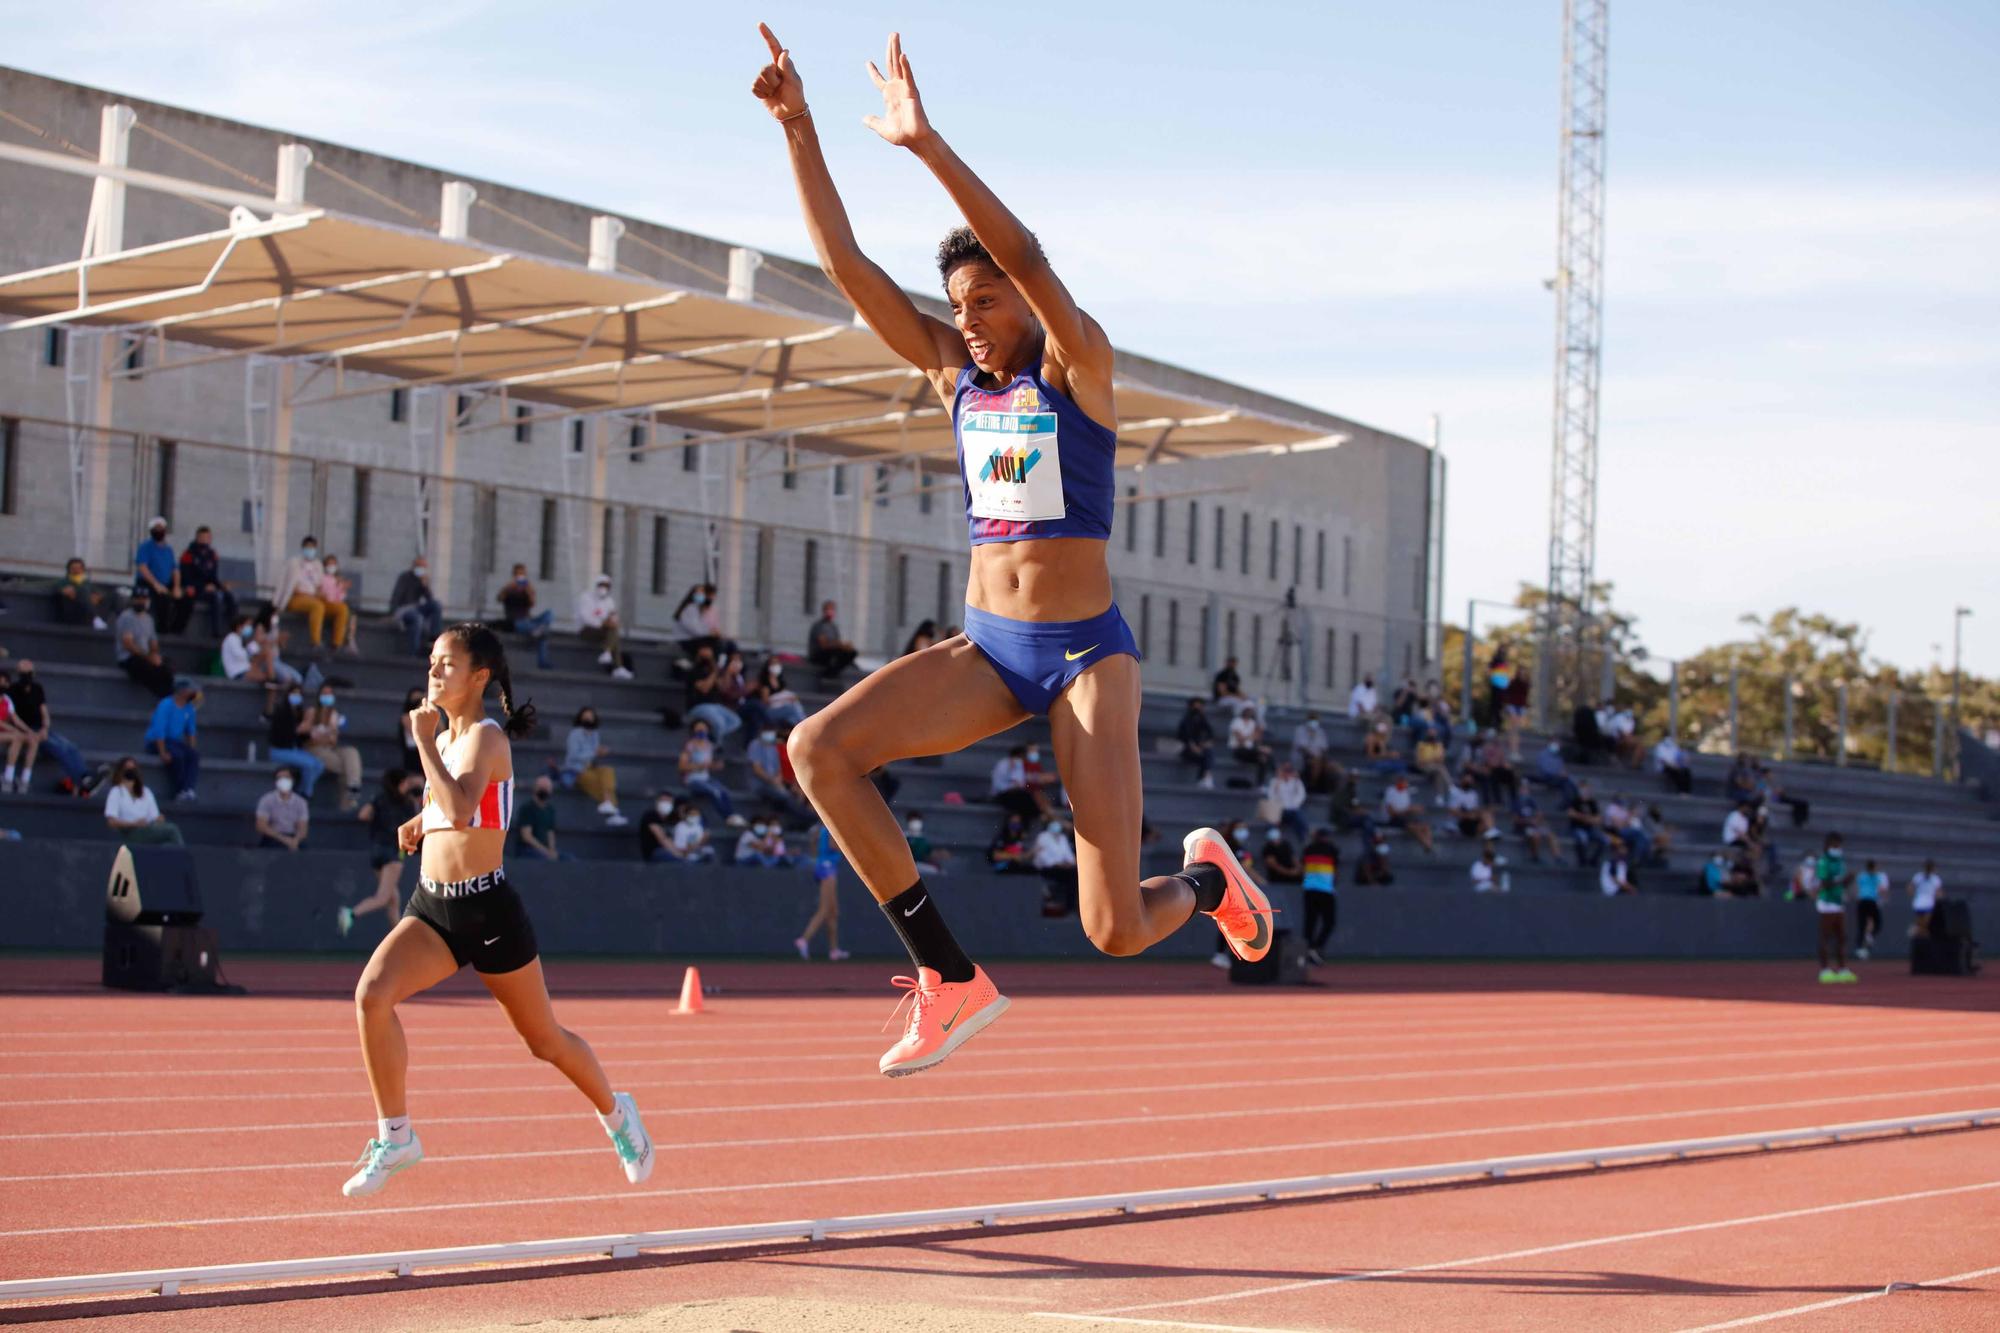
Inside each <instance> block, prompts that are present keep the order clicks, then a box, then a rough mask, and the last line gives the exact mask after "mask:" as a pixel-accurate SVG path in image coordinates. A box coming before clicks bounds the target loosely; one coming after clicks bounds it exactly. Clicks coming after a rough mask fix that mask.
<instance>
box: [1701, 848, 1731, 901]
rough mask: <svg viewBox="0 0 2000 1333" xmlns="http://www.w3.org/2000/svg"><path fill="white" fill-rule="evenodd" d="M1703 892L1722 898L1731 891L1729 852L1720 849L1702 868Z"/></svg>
mask: <svg viewBox="0 0 2000 1333" xmlns="http://www.w3.org/2000/svg"><path fill="white" fill-rule="evenodd" d="M1701 892H1703V893H1705V894H1708V895H1709V896H1710V897H1714V898H1720V897H1723V896H1725V895H1727V894H1728V893H1729V853H1728V852H1725V851H1720V850H1718V851H1717V852H1716V853H1715V854H1714V855H1713V856H1711V857H1709V858H1708V864H1707V865H1705V866H1703V867H1702V868H1701Z"/></svg>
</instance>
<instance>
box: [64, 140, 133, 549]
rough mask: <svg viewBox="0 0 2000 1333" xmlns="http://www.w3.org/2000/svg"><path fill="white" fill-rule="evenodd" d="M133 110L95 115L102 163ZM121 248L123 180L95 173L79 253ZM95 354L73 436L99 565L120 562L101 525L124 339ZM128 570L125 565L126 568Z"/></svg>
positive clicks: (108, 339) (123, 149)
mask: <svg viewBox="0 0 2000 1333" xmlns="http://www.w3.org/2000/svg"><path fill="white" fill-rule="evenodd" d="M138 120H139V116H138V113H137V112H135V111H133V110H132V108H131V107H129V106H123V105H118V106H107V107H105V108H104V110H103V112H102V114H100V115H99V117H98V129H97V160H98V162H99V163H100V164H102V165H104V166H108V167H121V168H122V167H124V166H126V165H127V164H128V159H129V157H130V155H131V150H132V126H133V125H135V124H137V123H138ZM124 248H125V182H123V181H120V180H113V179H112V178H110V177H108V176H99V177H98V178H97V181H96V183H95V184H94V185H92V186H91V191H90V220H89V221H88V222H86V223H85V224H84V231H83V255H82V257H83V258H85V259H93V258H97V257H100V256H103V255H111V254H116V253H118V252H119V251H120V250H123V249H124ZM95 342H96V343H97V356H96V357H95V359H94V360H93V362H92V366H91V382H90V397H89V409H88V415H87V416H86V418H85V422H86V424H87V425H89V426H92V427H95V429H93V430H88V431H85V432H82V433H80V434H79V435H78V436H77V440H78V443H79V444H80V445H81V451H80V452H81V455H82V457H81V460H80V461H81V462H82V464H83V484H82V486H81V488H80V493H81V497H82V508H83V513H82V515H81V517H82V523H83V530H82V532H81V533H80V534H79V535H80V536H81V537H82V539H83V542H82V545H83V552H84V558H85V559H86V560H88V561H90V563H91V564H92V565H94V566H97V567H99V568H103V569H111V568H116V567H118V566H119V565H121V564H122V563H123V555H124V552H122V551H119V550H114V549H113V548H112V543H111V535H110V533H109V531H108V530H107V520H108V518H109V513H108V511H109V509H110V495H111V436H110V433H109V430H110V426H111V406H112V404H111V399H112V392H111V391H112V387H113V385H114V384H115V383H116V381H115V380H114V379H113V378H112V371H113V370H114V369H116V366H117V362H118V360H119V354H120V352H121V350H122V349H123V346H124V339H123V338H121V337H120V336H119V335H117V334H115V333H105V334H100V335H99V336H98V337H97V338H96V339H95ZM127 572H128V573H129V572H130V571H129V570H128V571H127Z"/></svg>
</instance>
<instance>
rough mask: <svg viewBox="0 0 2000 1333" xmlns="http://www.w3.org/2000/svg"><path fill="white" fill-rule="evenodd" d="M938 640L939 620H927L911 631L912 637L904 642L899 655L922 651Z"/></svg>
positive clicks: (904, 655) (905, 655) (903, 655)
mask: <svg viewBox="0 0 2000 1333" xmlns="http://www.w3.org/2000/svg"><path fill="white" fill-rule="evenodd" d="M937 641H938V632H937V621H935V620H926V621H924V622H922V623H921V624H919V625H918V626H917V627H916V628H915V629H914V630H911V631H910V637H909V638H908V639H907V640H905V641H904V643H903V651H902V652H901V653H899V654H897V655H898V656H899V657H908V656H909V655H910V654H911V653H920V652H922V651H923V650H924V649H926V648H929V647H931V646H932V645H934V644H935V643H936V642H937Z"/></svg>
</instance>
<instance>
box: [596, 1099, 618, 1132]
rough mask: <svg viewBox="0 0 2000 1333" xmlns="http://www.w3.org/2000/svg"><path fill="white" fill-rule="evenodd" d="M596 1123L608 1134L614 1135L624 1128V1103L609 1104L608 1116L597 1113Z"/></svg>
mask: <svg viewBox="0 0 2000 1333" xmlns="http://www.w3.org/2000/svg"><path fill="white" fill-rule="evenodd" d="M597 1123H598V1124H600V1125H602V1126H604V1130H605V1132H606V1133H608V1134H616V1133H617V1132H618V1131H619V1130H621V1129H623V1128H625V1103H624V1102H613V1103H612V1104H611V1114H610V1115H605V1114H604V1113H603V1112H601V1111H600V1112H598V1115H597Z"/></svg>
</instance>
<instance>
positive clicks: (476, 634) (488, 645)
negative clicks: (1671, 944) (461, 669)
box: [445, 620, 535, 740]
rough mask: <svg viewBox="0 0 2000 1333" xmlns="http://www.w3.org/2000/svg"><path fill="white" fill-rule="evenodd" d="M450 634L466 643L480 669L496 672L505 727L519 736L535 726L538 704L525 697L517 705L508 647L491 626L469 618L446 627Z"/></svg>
mask: <svg viewBox="0 0 2000 1333" xmlns="http://www.w3.org/2000/svg"><path fill="white" fill-rule="evenodd" d="M445 635H446V636H447V637H449V638H452V639H456V640H457V641H458V642H460V643H462V644H464V645H465V652H466V655H467V656H468V657H470V658H471V659H472V666H473V669H474V670H475V671H476V670H478V669H480V668H481V667H484V668H485V669H486V670H487V671H489V672H491V673H492V677H493V683H494V684H495V685H498V686H499V687H500V716H501V717H502V718H503V719H505V720H504V721H503V722H502V723H501V730H503V731H505V732H506V733H507V735H508V737H509V738H511V739H513V740H519V739H520V738H521V737H523V736H526V735H527V734H528V733H529V732H531V731H533V730H534V729H535V705H534V704H533V703H532V702H528V701H523V702H522V703H521V705H520V706H519V707H518V708H517V707H515V705H514V681H513V678H512V677H511V676H510V675H509V674H508V672H507V650H506V649H505V648H504V647H502V646H501V644H500V636H499V635H497V634H495V633H494V632H493V631H492V629H491V628H489V627H488V626H486V625H485V624H483V623H481V622H480V621H477V620H467V621H463V622H461V623H459V624H456V625H453V626H452V627H451V628H450V629H447V630H446V631H445Z"/></svg>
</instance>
